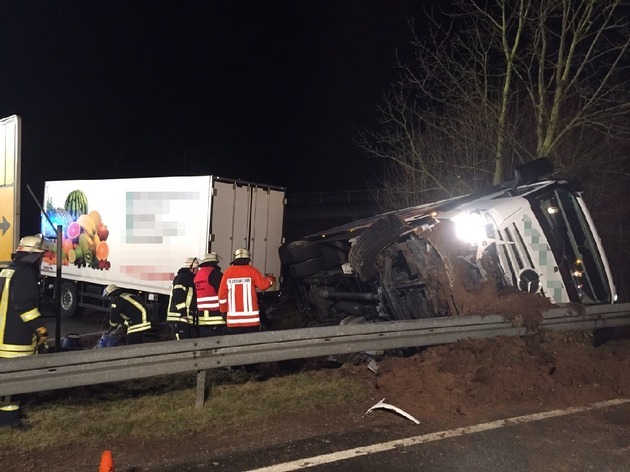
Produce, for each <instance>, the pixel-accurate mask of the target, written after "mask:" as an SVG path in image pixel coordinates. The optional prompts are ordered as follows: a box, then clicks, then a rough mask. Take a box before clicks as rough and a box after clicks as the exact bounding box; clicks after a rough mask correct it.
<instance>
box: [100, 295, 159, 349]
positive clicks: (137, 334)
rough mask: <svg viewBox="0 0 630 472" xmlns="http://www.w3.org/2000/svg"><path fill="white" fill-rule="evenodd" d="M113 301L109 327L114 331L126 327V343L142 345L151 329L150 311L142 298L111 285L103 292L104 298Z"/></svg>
mask: <svg viewBox="0 0 630 472" xmlns="http://www.w3.org/2000/svg"><path fill="white" fill-rule="evenodd" d="M106 297H107V298H109V299H110V300H111V305H110V309H111V311H110V313H109V326H110V327H111V329H112V330H115V329H118V328H120V327H122V326H124V327H125V328H126V329H127V334H126V335H125V338H126V343H127V344H128V345H130V344H140V343H141V342H142V341H143V338H144V335H145V333H146V332H147V331H149V330H150V329H151V321H150V320H149V315H148V310H147V307H146V306H145V304H144V301H143V300H142V297H140V296H139V295H136V294H135V293H130V292H127V291H125V289H123V288H120V287H118V286H117V285H114V284H111V285H108V286H107V287H105V290H103V298H106Z"/></svg>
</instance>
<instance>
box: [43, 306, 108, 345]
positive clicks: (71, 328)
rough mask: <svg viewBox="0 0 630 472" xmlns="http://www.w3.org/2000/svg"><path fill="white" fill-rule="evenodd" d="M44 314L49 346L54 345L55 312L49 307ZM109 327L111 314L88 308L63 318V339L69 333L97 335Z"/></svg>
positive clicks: (44, 310)
mask: <svg viewBox="0 0 630 472" xmlns="http://www.w3.org/2000/svg"><path fill="white" fill-rule="evenodd" d="M42 316H43V318H44V323H45V324H46V327H47V328H48V332H49V337H48V344H49V346H51V347H54V346H55V329H56V323H57V320H56V317H55V314H54V313H53V312H51V311H49V310H47V309H43V310H42ZM108 329H109V316H108V315H107V314H106V313H102V312H98V311H94V310H86V311H84V312H83V313H82V314H81V316H78V317H75V318H61V339H62V340H63V338H64V337H65V336H66V335H68V334H79V335H95V336H97V335H98V333H102V332H103V331H107V330H108Z"/></svg>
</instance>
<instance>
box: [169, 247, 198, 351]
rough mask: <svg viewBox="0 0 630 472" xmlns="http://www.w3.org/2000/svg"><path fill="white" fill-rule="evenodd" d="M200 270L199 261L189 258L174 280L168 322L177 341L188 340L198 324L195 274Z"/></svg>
mask: <svg viewBox="0 0 630 472" xmlns="http://www.w3.org/2000/svg"><path fill="white" fill-rule="evenodd" d="M198 268H199V259H197V258H196V257H189V258H187V259H186V260H185V261H184V263H183V264H182V266H181V267H180V269H179V271H178V272H177V275H175V278H174V279H173V286H172V287H171V298H170V300H169V303H168V312H167V313H166V321H167V322H168V324H170V325H171V328H172V330H173V337H174V338H175V339H187V338H190V337H191V336H192V335H193V334H194V329H195V326H196V324H197V323H196V322H197V300H196V298H197V297H196V295H195V274H196V273H197V270H198Z"/></svg>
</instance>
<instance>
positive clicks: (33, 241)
mask: <svg viewBox="0 0 630 472" xmlns="http://www.w3.org/2000/svg"><path fill="white" fill-rule="evenodd" d="M46 249H48V241H46V240H45V239H44V237H43V236H42V235H41V234H36V235H34V236H24V237H23V238H22V239H20V244H18V247H17V248H16V250H15V252H28V253H32V252H44V251H46Z"/></svg>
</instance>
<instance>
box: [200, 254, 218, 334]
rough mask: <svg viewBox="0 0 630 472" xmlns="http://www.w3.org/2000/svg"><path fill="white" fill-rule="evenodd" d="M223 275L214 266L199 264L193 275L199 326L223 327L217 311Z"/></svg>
mask: <svg viewBox="0 0 630 472" xmlns="http://www.w3.org/2000/svg"><path fill="white" fill-rule="evenodd" d="M222 277H223V274H222V273H221V269H219V268H218V267H217V266H216V265H209V264H208V263H206V265H204V264H201V265H200V266H199V271H198V272H197V274H196V275H195V290H196V293H197V310H198V313H197V322H198V324H199V326H217V325H224V324H225V320H224V319H223V316H221V312H220V311H219V295H218V293H219V286H220V284H221V278H222Z"/></svg>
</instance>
